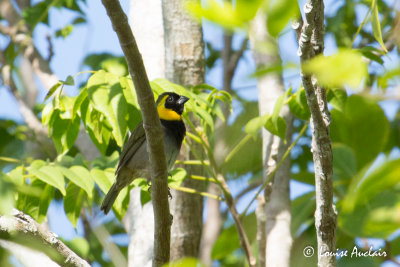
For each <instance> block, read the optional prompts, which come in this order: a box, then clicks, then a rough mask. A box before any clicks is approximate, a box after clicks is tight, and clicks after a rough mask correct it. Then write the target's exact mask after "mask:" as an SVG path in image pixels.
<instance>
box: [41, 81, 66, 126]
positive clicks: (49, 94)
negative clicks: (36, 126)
mask: <svg viewBox="0 0 400 267" xmlns="http://www.w3.org/2000/svg"><path fill="white" fill-rule="evenodd" d="M61 85H62V83H61V82H60V81H59V82H57V83H56V84H55V85H53V86H52V87H51V88H50V90H49V92H48V93H47V94H46V97H45V98H44V102H46V100H47V99H49V98H50V97H51V96H52V95H53V94H54V93H55V91H57V89H58V88H59V87H60V86H61ZM46 106H47V105H46ZM42 121H43V117H42ZM43 124H45V123H43Z"/></svg>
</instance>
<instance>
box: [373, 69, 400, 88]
mask: <svg viewBox="0 0 400 267" xmlns="http://www.w3.org/2000/svg"><path fill="white" fill-rule="evenodd" d="M399 76H400V66H399V67H397V68H394V69H391V70H389V71H386V72H384V73H383V75H379V77H378V86H379V87H380V88H382V89H383V90H386V89H387V87H389V86H396V85H397V82H396V79H395V78H398V77H399ZM390 80H392V83H389V81H390Z"/></svg>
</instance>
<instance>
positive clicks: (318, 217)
mask: <svg viewBox="0 0 400 267" xmlns="http://www.w3.org/2000/svg"><path fill="white" fill-rule="evenodd" d="M304 13H305V20H304V23H303V27H302V30H301V35H300V38H299V50H298V54H299V56H300V61H301V63H304V62H306V61H307V60H309V59H310V58H312V57H313V56H315V55H316V54H320V53H322V52H323V48H324V43H323V37H324V4H323V1H322V0H308V1H307V3H306V5H305V7H304ZM301 76H302V82H303V86H304V89H305V91H306V97H307V104H308V106H309V108H310V112H311V129H312V151H313V159H314V168H315V191H316V202H317V205H316V206H317V208H316V211H315V227H316V229H317V241H318V266H324V267H325V266H328V267H329V266H336V258H335V256H334V255H333V254H332V253H330V252H334V251H336V249H335V248H336V217H337V215H336V210H335V207H334V203H333V184H332V178H333V177H332V175H333V174H332V173H333V171H332V160H333V155H332V145H331V140H330V136H329V124H330V114H329V111H328V108H327V101H326V90H325V89H324V88H321V87H319V86H318V85H317V84H316V81H315V80H313V79H312V77H311V76H310V75H306V74H305V73H303V72H302V74H301ZM325 254H327V255H328V256H326V255H325Z"/></svg>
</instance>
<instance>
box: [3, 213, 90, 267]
mask: <svg viewBox="0 0 400 267" xmlns="http://www.w3.org/2000/svg"><path fill="white" fill-rule="evenodd" d="M27 236H28V237H31V238H32V239H30V238H27ZM0 238H1V239H5V240H11V241H13V242H16V243H19V244H21V245H27V244H29V243H31V242H29V241H33V242H34V243H33V244H32V245H33V246H31V248H36V249H37V248H41V251H42V252H44V253H45V254H46V255H48V256H49V257H50V258H51V259H52V260H54V261H55V262H57V263H58V264H60V265H61V266H71V267H72V266H74V267H89V266H90V265H89V264H88V263H87V262H86V261H85V260H83V259H81V258H80V257H79V256H78V255H76V254H75V252H73V251H72V250H71V249H69V248H68V247H67V246H66V245H65V244H64V243H63V242H61V240H60V239H59V238H58V237H57V235H56V234H54V233H52V232H50V231H49V230H47V229H45V228H44V227H43V226H41V225H40V224H38V223H37V222H36V221H35V220H34V219H32V218H31V217H30V216H28V215H26V214H24V213H23V212H20V211H18V210H14V211H13V216H12V217H6V216H2V215H0ZM35 241H36V242H35ZM38 244H40V245H39V246H38ZM42 245H43V247H42Z"/></svg>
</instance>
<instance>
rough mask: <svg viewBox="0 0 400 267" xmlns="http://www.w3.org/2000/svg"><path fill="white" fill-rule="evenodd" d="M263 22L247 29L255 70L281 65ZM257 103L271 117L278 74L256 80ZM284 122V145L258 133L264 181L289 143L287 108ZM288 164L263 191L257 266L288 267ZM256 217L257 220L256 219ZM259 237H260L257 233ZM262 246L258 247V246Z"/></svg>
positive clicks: (259, 16) (280, 83)
mask: <svg viewBox="0 0 400 267" xmlns="http://www.w3.org/2000/svg"><path fill="white" fill-rule="evenodd" d="M265 21H266V18H265V15H263V14H262V13H259V14H257V16H256V18H255V19H254V21H253V23H252V26H251V33H250V42H251V46H252V50H253V55H254V59H255V62H256V66H257V67H258V68H259V67H262V66H266V65H276V64H281V59H280V57H279V54H278V53H279V50H278V47H277V42H276V40H274V39H273V38H272V37H271V36H269V34H268V32H267V28H266V24H265ZM266 41H267V42H269V43H270V44H271V45H272V47H274V48H275V50H274V51H271V54H269V55H266V54H261V53H260V52H258V49H257V46H258V45H259V43H262V42H266ZM257 87H258V96H259V97H258V101H259V112H260V116H263V115H265V114H266V113H269V114H271V113H272V111H273V109H274V106H275V103H276V100H277V99H278V97H279V96H281V95H282V94H284V86H283V80H282V77H281V75H280V74H278V73H270V74H267V75H265V76H263V77H260V78H259V79H258V85H257ZM280 115H281V116H282V117H283V118H284V119H285V121H286V125H287V129H286V143H285V142H284V141H283V140H281V139H280V138H279V137H277V136H275V135H273V134H271V133H270V132H268V131H267V130H266V129H264V128H263V129H262V139H263V166H264V170H263V172H264V175H263V177H264V180H266V179H267V177H268V176H269V173H270V172H271V171H273V170H274V169H275V168H276V166H277V164H278V163H279V161H280V160H281V158H282V157H283V155H284V153H285V151H286V150H287V149H288V147H289V144H290V143H291V142H290V140H291V136H292V129H293V127H292V123H293V117H292V115H291V114H290V112H289V110H288V108H287V107H283V108H282V111H281V114H280ZM289 182H290V160H288V159H286V160H285V161H284V162H283V164H282V166H281V167H280V168H279V169H278V170H277V171H276V174H275V177H274V180H273V182H272V184H271V185H270V186H269V187H268V188H269V190H267V189H268V188H267V189H266V190H265V202H266V203H265V210H264V212H265V214H266V222H265V227H266V229H265V235H266V236H265V237H264V238H262V237H261V236H260V237H259V239H260V240H265V242H266V244H265V249H266V250H265V265H260V266H282V267H285V266H290V250H291V246H292V236H291V232H290V223H291V213H290V196H289ZM259 217H260V216H259ZM259 231H260V235H261V234H263V232H262V231H261V230H259ZM262 245H263V244H260V246H262Z"/></svg>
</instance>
